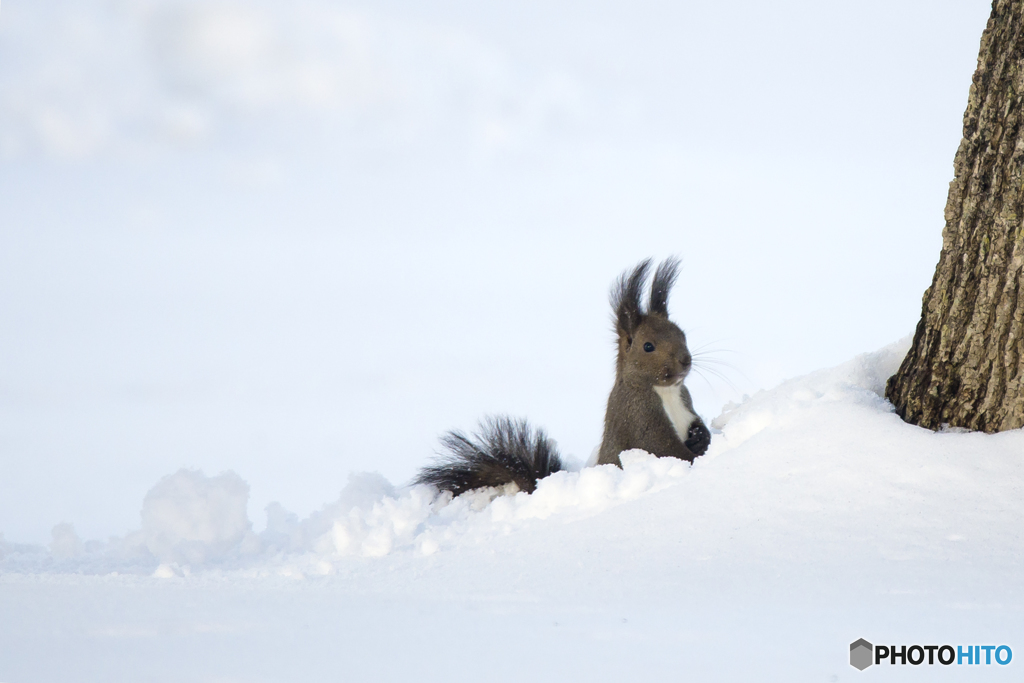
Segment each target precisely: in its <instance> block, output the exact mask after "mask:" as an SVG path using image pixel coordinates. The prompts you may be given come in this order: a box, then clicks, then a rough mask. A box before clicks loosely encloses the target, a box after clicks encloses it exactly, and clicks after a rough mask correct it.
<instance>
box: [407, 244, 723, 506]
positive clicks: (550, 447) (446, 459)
mask: <svg viewBox="0 0 1024 683" xmlns="http://www.w3.org/2000/svg"><path fill="white" fill-rule="evenodd" d="M650 268H651V260H650V259H646V260H644V261H641V262H640V263H639V264H637V266H636V267H635V268H633V269H632V270H631V271H626V272H625V273H623V274H622V275H621V276H620V277H619V279H618V280H617V281H616V283H615V285H614V286H613V287H612V293H611V304H612V312H613V314H614V321H615V332H616V335H617V337H618V354H617V357H616V363H615V385H614V386H613V387H612V391H611V394H610V395H609V396H608V408H607V411H606V412H605V416H604V437H603V438H602V439H601V448H600V451H599V454H598V460H597V464H599V465H605V464H613V465H617V466H619V467H621V466H622V463H621V462H620V461H619V453H621V452H622V451H627V450H630V449H633V448H639V449H642V450H645V451H647V452H649V453H653V454H654V455H657V456H671V457H675V458H680V459H682V460H687V461H689V462H692V461H693V459H694V458H696V457H697V456H699V455H702V454H703V453H704V452H705V451H706V450H707V448H708V444H709V443H710V442H711V433H710V432H709V431H708V429H707V427H706V426H705V425H704V423H703V422H702V421H701V419H700V418H699V417H697V416H696V415H695V414H694V412H693V401H692V400H691V398H690V392H689V391H687V390H686V387H685V386H683V380H684V379H686V375H687V374H688V373H689V372H690V366H691V365H692V358H691V356H690V351H689V349H687V347H686V335H685V334H683V331H682V330H681V329H679V327H677V326H676V324H675V323H673V322H672V321H671V320H669V319H668V292H669V290H670V289H671V288H672V285H673V283H674V282H675V280H676V276H677V275H678V273H679V261H678V260H676V259H667V260H665V261H664V262H662V263H661V265H659V266H658V269H657V270H656V271H655V273H654V279H653V280H652V282H651V293H650V299H649V305H648V306H647V307H646V309H645V307H644V306H643V303H642V298H643V291H644V289H645V286H646V284H647V278H648V274H649V272H650ZM441 444H442V445H443V446H444V447H445V449H446V451H447V453H445V454H444V455H442V456H441V457H440V459H439V460H438V461H437V462H435V463H434V464H432V465H429V466H427V467H424V468H423V469H422V470H420V473H419V475H418V476H417V477H416V479H414V480H413V483H416V484H430V485H433V486H436V487H437V488H438V489H440V490H442V491H451V492H452V494H453V495H459V494H460V493H462V492H464V491H469V490H471V489H476V488H481V487H485V486H505V485H507V484H511V483H514V484H515V485H516V486H518V487H519V490H521V491H526V492H532V491H533V490H534V489H535V488H536V485H537V481H539V480H540V479H543V478H544V477H546V476H548V475H549V474H552V473H554V472H558V471H560V470H562V469H564V466H563V464H562V461H561V459H560V458H559V457H558V449H557V447H556V446H555V443H554V442H553V441H552V440H551V439H549V438H548V437H547V436H546V435H545V434H544V431H543V430H540V429H538V430H537V431H536V433H534V431H533V430H532V429H531V428H530V426H529V425H528V424H527V423H526V421H525V420H517V419H513V418H509V417H506V416H500V417H496V418H487V419H485V420H484V421H483V423H482V424H481V428H480V431H479V432H478V433H477V434H476V435H473V436H466V435H465V434H463V433H462V432H460V431H457V430H453V431H450V432H448V433H447V434H445V435H444V436H443V437H442V438H441Z"/></svg>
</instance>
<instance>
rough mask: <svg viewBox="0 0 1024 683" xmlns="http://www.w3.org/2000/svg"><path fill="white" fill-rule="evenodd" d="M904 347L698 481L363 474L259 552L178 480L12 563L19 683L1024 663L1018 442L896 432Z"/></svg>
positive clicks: (688, 473)
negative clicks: (517, 484)
mask: <svg viewBox="0 0 1024 683" xmlns="http://www.w3.org/2000/svg"><path fill="white" fill-rule="evenodd" d="M908 344H909V339H904V340H902V341H900V342H898V343H896V344H892V345H890V346H888V347H885V348H883V349H881V350H880V351H877V352H875V353H870V354H863V355H861V356H858V357H856V358H854V359H853V360H851V361H849V362H847V363H844V364H842V365H839V366H837V367H834V368H830V369H827V370H821V371H818V372H815V373H812V374H810V375H807V376H804V377H800V378H796V379H793V380H789V381H787V382H784V383H783V384H781V385H779V386H778V387H776V388H774V389H772V390H769V391H761V392H758V393H757V394H755V395H754V396H752V397H748V398H746V399H745V400H744V401H742V402H741V403H740V404H737V405H730V406H727V407H726V409H725V410H724V411H723V412H722V414H721V415H720V416H719V417H718V418H716V419H715V420H714V421H713V422H712V425H713V427H714V429H715V433H714V437H713V440H712V444H711V447H710V449H709V451H708V453H707V454H706V455H705V456H703V457H701V458H698V459H697V460H696V461H695V462H694V464H693V465H692V466H690V465H689V464H687V463H685V462H682V461H678V460H674V459H667V458H666V459H662V458H656V457H654V456H653V455H651V454H647V453H643V452H641V451H632V452H628V453H624V454H623V456H622V461H623V465H624V467H623V468H622V469H618V468H616V467H613V466H610V465H605V466H599V467H585V468H583V469H581V470H577V471H565V472H559V473H557V474H555V475H552V476H550V477H548V478H546V479H544V480H542V481H541V482H540V483H539V485H538V487H537V489H536V491H535V492H534V493H533V494H527V493H524V492H519V491H515V490H503V491H497V490H481V491H475V492H469V493H466V494H463V495H462V496H459V497H457V498H455V499H454V500H453V499H451V497H450V494H442V495H437V492H436V491H434V490H432V489H430V488H428V487H425V486H412V487H406V486H400V485H394V484H392V483H389V482H388V481H387V480H386V479H384V478H383V477H382V476H381V475H379V474H376V473H359V474H353V475H352V476H351V477H350V479H349V482H348V484H347V485H346V486H345V487H344V489H343V490H342V491H341V494H340V496H339V498H338V500H336V501H334V502H332V503H329V504H327V505H324V506H323V507H322V508H321V509H320V510H318V511H317V512H316V513H314V514H312V515H310V516H309V517H307V518H305V519H299V518H298V517H297V516H296V515H294V514H291V513H289V512H287V511H286V510H284V509H283V508H282V507H281V506H280V505H279V504H272V505H270V506H268V508H267V511H266V512H267V517H268V523H267V528H266V530H265V531H263V532H261V533H259V534H254V533H253V532H252V531H251V528H252V524H251V522H250V521H249V520H248V519H247V517H246V516H245V509H246V508H245V499H246V497H247V495H248V489H247V486H246V484H245V482H244V481H243V480H242V479H241V477H240V476H239V475H237V474H235V473H232V472H227V473H222V474H218V475H216V476H206V475H203V474H202V473H201V472H198V471H192V470H181V471H179V472H177V473H174V474H172V475H169V476H167V477H164V478H163V479H162V480H161V481H159V482H158V483H157V484H156V485H155V486H154V487H153V488H152V489H151V490H150V491H149V492H148V493H147V494H146V495H145V497H144V499H143V501H142V515H141V529H139V530H137V531H132V532H129V533H127V534H126V535H125V536H124V537H121V538H113V539H109V540H108V541H106V542H102V543H100V542H95V541H88V542H85V543H84V544H83V542H82V541H81V540H79V539H78V537H77V535H76V534H75V532H74V530H73V528H72V527H71V526H70V525H69V524H61V525H58V526H57V527H56V528H55V529H54V530H53V542H52V543H51V545H50V547H49V549H46V548H42V547H37V546H24V545H22V546H17V545H14V544H10V543H5V544H3V546H0V547H2V549H3V550H2V552H3V559H2V561H0V604H2V605H3V609H4V614H5V615H7V618H5V619H4V622H3V625H2V626H0V643H2V644H0V662H2V664H0V680H21V679H25V680H28V679H30V678H31V679H32V680H51V679H53V680H56V679H59V678H61V677H62V676H65V675H67V674H68V672H70V671H73V670H75V671H78V672H79V678H78V680H101V679H103V678H104V676H105V675H107V674H109V672H110V669H109V668H106V667H104V666H103V665H102V663H101V662H102V661H103V659H104V658H105V657H111V656H116V657H117V659H118V661H119V663H120V664H122V665H124V666H125V667H126V668H121V669H119V670H121V671H131V672H134V674H135V675H137V676H139V677H145V678H147V679H148V680H180V679H181V678H183V677H184V678H194V679H196V680H200V679H201V680H216V679H217V676H219V675H230V677H231V678H232V679H233V680H294V678H293V677H294V676H312V677H324V676H330V675H335V674H336V673H337V672H342V675H344V676H345V677H346V678H348V679H350V680H356V679H359V680H364V679H369V678H387V679H390V678H397V677H416V678H422V679H424V680H442V679H444V680H450V679H451V678H447V677H448V676H451V677H452V678H454V679H455V680H469V679H471V678H473V677H475V675H476V674H471V672H474V671H477V672H479V671H487V672H488V673H487V675H488V677H489V678H491V679H494V680H519V679H520V678H521V677H522V675H523V671H524V670H529V671H530V672H531V673H530V675H531V677H532V678H536V679H538V680H565V677H566V676H568V677H571V678H575V677H579V676H586V677H589V678H591V679H593V680H617V679H620V678H621V677H622V676H627V677H632V678H637V677H639V678H643V677H647V678H665V677H672V676H675V675H680V674H681V673H682V672H686V674H687V675H692V676H697V677H700V676H712V677H715V678H719V677H720V678H721V679H723V680H749V679H754V680H852V679H853V677H854V675H862V674H859V672H856V671H855V670H853V669H852V668H850V667H849V664H848V663H847V661H846V656H847V652H846V648H847V647H848V644H849V643H850V642H852V641H853V640H856V639H857V638H860V637H865V638H867V639H868V640H869V641H872V642H876V643H888V642H893V643H915V642H924V641H929V642H931V641H935V642H939V641H941V643H947V642H949V643H953V644H956V643H966V642H970V643H974V642H984V643H988V642H989V641H991V642H993V643H996V644H1008V645H1010V646H1011V647H1024V646H1020V645H1018V644H1019V643H1020V642H1021V638H1022V636H1024V627H1022V626H1021V624H1022V623H1024V621H1022V620H1021V616H1022V611H1024V601H1022V598H1024V592H1022V590H1021V589H1022V587H1024V586H1022V584H1021V580H1020V571H1019V568H1020V564H1021V560H1022V559H1024V538H1022V532H1021V526H1020V520H1021V519H1022V515H1024V431H1022V430H1016V431H1012V432H1005V433H1002V434H996V435H986V434H976V433H958V432H955V431H947V432H942V433H933V432H930V431H927V430H923V429H919V428H916V427H913V426H910V425H907V424H905V423H903V422H902V421H901V420H899V418H898V417H897V416H895V415H894V413H893V412H892V408H891V406H890V404H888V403H887V402H886V401H885V399H884V398H883V397H882V396H881V392H882V390H883V387H884V380H885V378H886V377H888V376H889V375H890V374H891V373H892V372H893V371H894V370H895V368H896V367H897V366H898V364H899V362H900V360H901V359H902V357H903V355H904V354H905V352H906V349H907V348H908ZM513 489H514V487H513ZM100 605H102V609H101V610H100V611H96V609H95V607H96V606H100ZM44 634H45V635H44ZM873 639H874V640H873ZM996 641H998V642H996ZM129 643H131V644H133V645H132V647H131V649H135V648H141V650H139V652H145V656H143V655H141V654H129V653H127V652H125V650H124V648H126V647H128V644H129ZM50 647H52V648H56V649H59V650H60V651H62V652H65V653H67V655H66V656H65V657H62V658H58V659H57V660H53V659H50V660H48V661H46V662H45V663H40V661H39V660H37V659H36V657H37V656H38V654H39V653H40V652H41V651H42V649H43V648H50ZM282 647H283V648H284V650H281V648H282ZM283 652H288V653H289V655H288V656H284V655H283V654H282V653H283ZM736 653H744V654H743V655H742V656H734V655H735V654H736ZM797 655H799V656H797ZM296 659H298V660H301V662H299V663H296ZM285 660H287V662H290V663H286V661H285ZM453 661H454V662H458V663H459V664H458V666H457V667H455V669H454V670H453V669H452V668H451V667H452V662H453ZM79 666H84V668H83V669H79V668H78V667H79ZM909 669H910V667H907V668H906V669H903V668H900V667H895V668H894V669H893V670H892V671H886V672H885V675H887V676H889V675H893V676H896V677H897V678H900V679H902V678H905V677H910V678H913V676H914V675H915V673H914V672H913V671H911V670H909ZM453 671H454V673H453ZM332 672H335V673H332ZM30 673H31V674H32V675H30ZM973 673H974V674H975V675H977V672H973ZM985 674H986V675H989V674H991V675H992V676H994V677H995V678H999V679H1000V680H1009V679H1007V678H1006V676H1007V675H1011V674H1012V671H1011V670H1010V668H1007V670H1006V671H996V670H992V671H987V670H986V671H985ZM942 675H943V676H952V677H953V678H956V679H958V680H961V679H964V677H965V676H967V675H968V674H967V673H965V672H964V671H963V670H958V669H957V668H956V667H951V668H950V669H949V670H944V671H943V672H942Z"/></svg>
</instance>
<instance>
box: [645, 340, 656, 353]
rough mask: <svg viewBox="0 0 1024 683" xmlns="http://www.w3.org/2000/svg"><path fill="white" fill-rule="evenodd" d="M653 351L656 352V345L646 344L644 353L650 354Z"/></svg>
mask: <svg viewBox="0 0 1024 683" xmlns="http://www.w3.org/2000/svg"><path fill="white" fill-rule="evenodd" d="M653 350H654V344H652V343H651V342H646V343H645V344H644V351H646V352H647V353H650V352H651V351H653Z"/></svg>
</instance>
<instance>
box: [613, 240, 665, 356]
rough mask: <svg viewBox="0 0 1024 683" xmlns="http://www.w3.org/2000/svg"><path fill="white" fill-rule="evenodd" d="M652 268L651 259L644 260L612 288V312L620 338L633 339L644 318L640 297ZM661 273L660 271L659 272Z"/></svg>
mask: <svg viewBox="0 0 1024 683" xmlns="http://www.w3.org/2000/svg"><path fill="white" fill-rule="evenodd" d="M650 268H651V259H644V260H643V261H641V262H640V263H638V264H637V265H636V267H635V268H633V270H632V272H630V271H628V270H627V271H626V272H624V273H623V274H622V275H620V276H619V279H618V280H617V281H616V282H615V285H614V286H613V287H612V296H611V302H612V311H613V313H614V314H615V330H616V331H617V332H618V333H619V335H620V336H626V337H632V336H633V333H635V332H636V328H637V327H639V326H640V322H641V320H643V317H644V311H643V307H642V305H641V303H640V296H641V293H642V292H643V289H644V284H646V282H647V272H648V271H649V270H650ZM659 272H660V270H659Z"/></svg>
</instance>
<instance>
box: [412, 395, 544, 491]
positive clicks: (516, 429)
mask: <svg viewBox="0 0 1024 683" xmlns="http://www.w3.org/2000/svg"><path fill="white" fill-rule="evenodd" d="M441 445H442V446H443V447H444V449H445V451H446V452H445V453H443V454H442V455H441V456H440V458H438V459H437V461H436V462H435V463H434V464H432V465H429V466H427V467H424V468H423V469H422V470H420V473H419V475H418V476H417V477H416V479H415V480H413V483H415V484H429V485H431V486H436V487H437V488H438V489H439V490H441V491H451V492H452V495H456V496H457V495H459V494H460V493H462V492H464V491H469V490H471V489H477V488H482V487H485V486H504V485H506V484H509V483H514V484H515V485H516V486H518V487H519V490H520V491H526V492H527V493H533V490H534V489H535V488H536V487H537V481H538V480H539V479H543V478H544V477H546V476H548V475H549V474H553V473H555V472H559V471H561V470H562V469H563V465H562V460H561V459H560V458H559V457H558V447H557V446H556V445H555V442H554V441H552V440H551V439H549V438H548V437H547V435H546V434H545V433H544V430H543V429H538V430H537V431H536V432H534V431H533V430H532V429H531V428H530V426H529V425H528V424H527V423H526V420H522V419H515V418H511V417H507V416H504V415H502V416H499V417H489V418H485V419H484V420H483V421H482V422H481V424H480V429H479V431H478V432H477V433H476V434H473V435H470V436H466V435H465V434H464V433H462V432H461V431H458V430H452V431H450V432H448V433H447V434H445V435H444V436H443V437H441Z"/></svg>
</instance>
